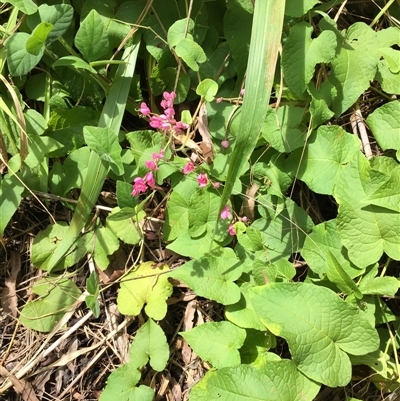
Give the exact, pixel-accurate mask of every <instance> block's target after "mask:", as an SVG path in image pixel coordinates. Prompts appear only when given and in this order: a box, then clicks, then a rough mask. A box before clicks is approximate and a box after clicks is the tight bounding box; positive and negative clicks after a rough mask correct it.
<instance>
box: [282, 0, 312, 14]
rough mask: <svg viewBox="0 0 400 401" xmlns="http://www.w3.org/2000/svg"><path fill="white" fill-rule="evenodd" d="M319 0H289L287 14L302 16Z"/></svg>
mask: <svg viewBox="0 0 400 401" xmlns="http://www.w3.org/2000/svg"><path fill="white" fill-rule="evenodd" d="M319 2H320V1H319V0H304V1H287V2H286V7H285V15H288V16H289V17H294V18H298V17H301V16H302V15H304V14H306V13H307V11H309V10H311V9H312V8H313V7H314V6H315V4H317V3H319Z"/></svg>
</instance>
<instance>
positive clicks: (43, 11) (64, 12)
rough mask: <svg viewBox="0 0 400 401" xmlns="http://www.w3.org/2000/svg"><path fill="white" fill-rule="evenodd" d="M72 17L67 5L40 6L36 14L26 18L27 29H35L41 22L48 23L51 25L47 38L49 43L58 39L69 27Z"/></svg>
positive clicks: (72, 12) (72, 14) (70, 7)
mask: <svg viewBox="0 0 400 401" xmlns="http://www.w3.org/2000/svg"><path fill="white" fill-rule="evenodd" d="M73 16H74V9H73V7H72V6H71V5H69V4H54V5H51V6H49V5H47V4H41V5H40V6H39V8H38V10H37V13H36V14H33V15H30V16H29V17H28V18H27V23H28V26H29V28H31V29H32V30H33V29H35V27H36V26H37V25H39V24H40V23H41V22H48V23H50V24H52V25H53V29H52V31H51V32H50V33H49V35H48V37H47V41H48V42H49V43H51V42H54V41H55V40H57V39H59V38H60V37H61V36H62V35H64V33H65V32H66V31H67V29H68V27H69V26H70V25H71V22H72V19H73Z"/></svg>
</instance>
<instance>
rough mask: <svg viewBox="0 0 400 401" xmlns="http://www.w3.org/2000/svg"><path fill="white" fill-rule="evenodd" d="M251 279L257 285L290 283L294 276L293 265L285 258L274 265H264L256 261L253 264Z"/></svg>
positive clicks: (259, 260)
mask: <svg viewBox="0 0 400 401" xmlns="http://www.w3.org/2000/svg"><path fill="white" fill-rule="evenodd" d="M252 273H253V278H254V281H255V282H256V283H257V284H258V285H263V284H266V283H275V282H278V281H279V282H282V281H283V282H287V281H291V280H292V279H293V277H294V276H295V275H296V269H295V268H294V266H293V264H292V263H290V262H289V261H288V260H287V259H285V258H280V259H278V260H276V261H275V262H274V263H270V262H269V263H266V262H264V261H263V260H261V259H256V260H255V261H254V263H253V270H252Z"/></svg>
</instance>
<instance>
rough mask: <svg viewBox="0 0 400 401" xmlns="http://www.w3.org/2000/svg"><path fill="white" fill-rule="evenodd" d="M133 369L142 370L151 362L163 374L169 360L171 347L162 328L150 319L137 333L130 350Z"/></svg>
mask: <svg viewBox="0 0 400 401" xmlns="http://www.w3.org/2000/svg"><path fill="white" fill-rule="evenodd" d="M129 354H130V357H131V360H130V362H129V365H130V366H131V367H136V368H141V367H142V366H144V365H146V364H147V362H148V361H150V366H151V367H152V368H153V369H154V370H156V371H157V372H162V371H163V370H164V369H165V367H166V366H167V363H168V359H169V346H168V342H167V338H166V337H165V334H164V331H163V330H162V328H161V327H160V326H159V325H158V324H157V323H155V322H154V321H153V320H152V319H149V320H148V321H147V322H146V323H145V324H144V325H143V326H142V327H141V328H140V329H139V330H138V331H137V333H136V336H135V338H134V339H133V341H132V345H131V348H130V350H129Z"/></svg>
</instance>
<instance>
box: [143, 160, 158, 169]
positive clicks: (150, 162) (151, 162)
mask: <svg viewBox="0 0 400 401" xmlns="http://www.w3.org/2000/svg"><path fill="white" fill-rule="evenodd" d="M144 165H145V166H146V167H147V168H148V169H149V170H153V171H155V170H158V166H157V164H156V162H155V161H154V160H146V161H145V162H144Z"/></svg>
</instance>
